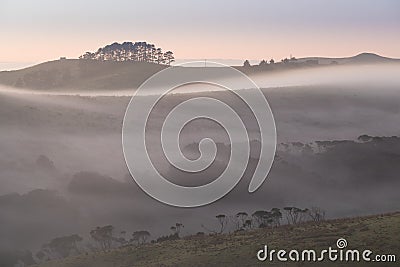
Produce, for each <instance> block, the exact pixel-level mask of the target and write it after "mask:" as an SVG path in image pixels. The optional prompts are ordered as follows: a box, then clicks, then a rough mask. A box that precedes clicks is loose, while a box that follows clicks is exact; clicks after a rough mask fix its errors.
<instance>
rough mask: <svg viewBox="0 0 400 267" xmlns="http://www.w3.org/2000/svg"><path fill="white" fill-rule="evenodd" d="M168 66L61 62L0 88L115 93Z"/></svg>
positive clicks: (310, 60)
mask: <svg viewBox="0 0 400 267" xmlns="http://www.w3.org/2000/svg"><path fill="white" fill-rule="evenodd" d="M390 62H392V63H393V62H400V60H398V59H391V58H386V57H382V56H379V55H376V54H372V53H362V54H359V55H357V56H354V57H348V58H323V57H307V58H299V59H294V60H292V59H291V60H286V61H285V62H278V63H274V64H265V65H254V66H250V67H243V66H236V67H235V68H237V69H238V70H240V71H242V72H244V73H247V74H252V73H259V72H265V71H284V70H288V69H296V68H302V67H318V66H324V65H325V66H326V65H332V64H339V65H342V64H372V63H390ZM167 67H168V66H167V65H163V64H156V63H149V62H138V61H112V60H106V61H101V60H88V59H61V60H55V61H49V62H45V63H42V64H38V65H35V66H32V67H29V68H25V69H21V70H15V71H2V72H0V84H2V85H5V86H11V87H15V88H25V89H35V90H52V91H54V90H113V89H130V88H137V87H138V86H139V85H140V84H142V83H143V82H144V81H145V80H146V79H147V78H149V77H150V76H151V75H153V74H155V73H157V72H158V71H160V70H162V69H164V68H167Z"/></svg>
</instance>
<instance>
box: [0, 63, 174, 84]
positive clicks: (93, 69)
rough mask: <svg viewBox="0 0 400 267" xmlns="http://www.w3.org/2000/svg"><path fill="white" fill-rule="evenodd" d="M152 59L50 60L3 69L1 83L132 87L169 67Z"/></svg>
mask: <svg viewBox="0 0 400 267" xmlns="http://www.w3.org/2000/svg"><path fill="white" fill-rule="evenodd" d="M166 67H167V66H166V65H161V64H155V63H148V62H135V61H126V62H115V61H97V60H84V59H62V60H56V61H49V62H45V63H42V64H39V65H35V66H32V67H29V68H25V69H21V70H16V71H2V72H0V84H3V85H6V86H12V87H17V88H29V89H42V90H46V89H52V90H53V89H56V90H57V89H60V90H62V89H100V90H102V89H128V88H137V87H138V86H139V85H140V84H141V83H143V82H144V81H145V80H146V79H147V78H148V77H150V76H151V75H153V74H154V73H156V72H158V71H160V70H162V69H164V68H166Z"/></svg>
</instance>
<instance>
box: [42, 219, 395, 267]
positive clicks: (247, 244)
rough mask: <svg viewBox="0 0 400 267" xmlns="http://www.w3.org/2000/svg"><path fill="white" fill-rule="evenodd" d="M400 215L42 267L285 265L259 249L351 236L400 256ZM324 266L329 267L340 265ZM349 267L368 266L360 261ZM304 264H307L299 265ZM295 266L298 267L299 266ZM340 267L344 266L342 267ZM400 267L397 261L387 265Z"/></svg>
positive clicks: (194, 240)
mask: <svg viewBox="0 0 400 267" xmlns="http://www.w3.org/2000/svg"><path fill="white" fill-rule="evenodd" d="M399 224H400V213H399V212H397V213H392V214H386V215H375V216H368V217H358V218H347V219H337V220H329V221H325V222H321V223H311V222H310V223H304V224H300V225H297V226H292V225H283V226H280V227H277V228H274V229H272V228H265V229H256V230H249V231H244V232H237V233H232V234H222V235H212V236H207V235H195V236H189V237H186V238H183V239H179V240H173V241H164V242H160V243H153V244H145V245H141V246H127V247H123V248H119V249H113V250H110V251H107V252H97V253H90V254H82V255H79V256H74V257H69V258H65V259H62V260H55V261H50V262H47V263H44V264H41V265H38V267H51V266H59V267H77V266H85V267H91V266H96V267H108V266H146V267H148V266H223V265H224V266H258V265H260V266H265V265H266V264H268V265H273V266H281V265H282V263H281V262H278V261H275V262H259V261H258V260H257V258H256V253H257V251H258V250H260V249H261V248H263V246H264V245H266V244H267V245H268V246H269V247H270V248H271V249H285V250H290V249H297V250H303V249H314V250H316V251H317V252H319V251H321V250H323V249H328V247H332V248H336V241H337V239H339V238H345V239H346V240H347V243H348V247H347V248H348V249H358V250H360V251H363V250H365V249H369V250H372V251H373V252H374V255H376V254H397V255H396V256H397V257H398V253H399V251H400V242H399V241H400V239H399V236H400V228H399V227H398V225H399ZM338 264H339V263H338V262H336V263H335V262H324V266H326V265H327V266H338ZM342 264H343V266H354V265H356V266H363V265H364V264H365V263H363V262H360V263H358V264H356V263H354V262H353V263H351V262H350V263H349V262H344V263H342ZM298 265H299V266H303V265H304V263H299V264H298ZM292 266H296V264H295V263H294V264H293V265H292ZM339 266H340V265H339ZM385 266H395V263H392V265H391V264H389V263H385Z"/></svg>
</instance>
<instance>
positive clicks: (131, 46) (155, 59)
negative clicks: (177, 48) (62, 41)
mask: <svg viewBox="0 0 400 267" xmlns="http://www.w3.org/2000/svg"><path fill="white" fill-rule="evenodd" d="M79 59H91V60H100V61H141V62H151V63H157V64H166V65H171V63H172V62H174V61H175V57H174V53H173V52H172V51H167V52H163V51H162V49H161V48H159V47H156V46H155V45H154V44H150V43H147V42H135V43H132V42H124V43H122V44H120V43H113V44H110V45H106V46H105V47H102V48H99V49H98V50H97V51H96V52H93V53H92V52H86V53H85V54H83V55H81V56H80V57H79Z"/></svg>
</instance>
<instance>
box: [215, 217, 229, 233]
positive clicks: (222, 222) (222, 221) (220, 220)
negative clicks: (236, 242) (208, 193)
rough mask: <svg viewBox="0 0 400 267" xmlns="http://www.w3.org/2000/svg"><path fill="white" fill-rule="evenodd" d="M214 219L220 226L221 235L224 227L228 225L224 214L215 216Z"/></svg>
mask: <svg viewBox="0 0 400 267" xmlns="http://www.w3.org/2000/svg"><path fill="white" fill-rule="evenodd" d="M215 218H217V220H218V223H219V225H220V229H219V233H220V234H221V233H222V232H223V231H224V230H225V227H226V226H227V224H228V218H227V217H226V215H224V214H219V215H217V216H215Z"/></svg>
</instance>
